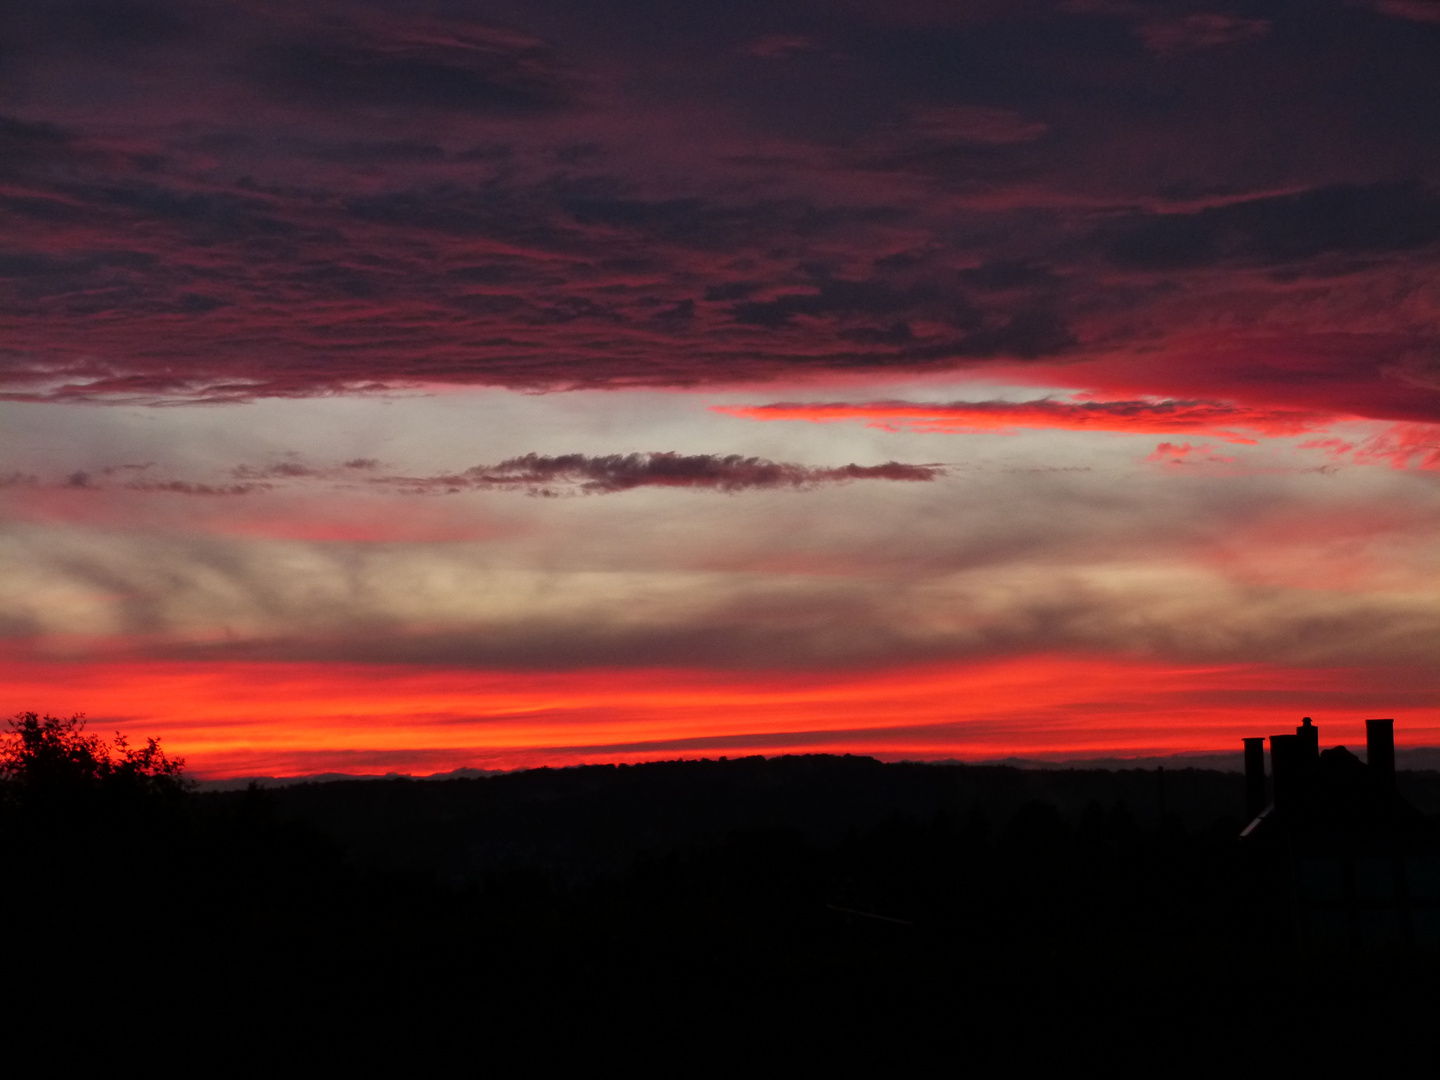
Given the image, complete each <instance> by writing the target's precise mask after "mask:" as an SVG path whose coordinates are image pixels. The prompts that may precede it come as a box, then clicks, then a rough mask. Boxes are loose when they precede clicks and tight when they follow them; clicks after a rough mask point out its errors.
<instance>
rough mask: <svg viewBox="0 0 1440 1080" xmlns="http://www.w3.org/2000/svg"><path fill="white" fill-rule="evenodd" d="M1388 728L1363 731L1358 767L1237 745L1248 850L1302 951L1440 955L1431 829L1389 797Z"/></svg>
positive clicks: (1287, 746)
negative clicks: (1282, 904) (1281, 893)
mask: <svg viewBox="0 0 1440 1080" xmlns="http://www.w3.org/2000/svg"><path fill="white" fill-rule="evenodd" d="M1394 728H1395V722H1394V721H1393V720H1367V721H1365V736H1366V755H1365V756H1366V760H1365V761H1361V760H1360V759H1359V758H1358V757H1356V756H1355V755H1354V754H1352V753H1351V752H1350V751H1349V750H1347V749H1346V748H1345V747H1343V746H1335V747H1331V748H1330V749H1328V750H1325V751H1323V752H1322V751H1321V750H1320V742H1319V729H1318V728H1316V727H1315V725H1314V724H1313V723H1311V721H1310V718H1309V717H1308V716H1307V717H1305V718H1304V720H1303V721H1302V723H1301V724H1300V726H1299V727H1297V728H1296V729H1295V734H1293V735H1271V736H1270V784H1269V798H1268V799H1267V797H1266V789H1267V785H1266V776H1265V740H1264V739H1263V738H1251V739H1246V740H1244V743H1245V787H1246V797H1247V801H1248V811H1249V817H1250V822H1249V824H1248V825H1246V826H1245V828H1244V829H1243V830H1242V831H1241V833H1240V838H1241V841H1242V843H1243V844H1245V845H1246V848H1247V849H1248V850H1249V851H1250V852H1251V853H1253V854H1254V855H1255V857H1256V858H1257V859H1258V860H1259V862H1260V863H1261V865H1264V866H1267V867H1268V868H1270V869H1271V870H1272V871H1275V876H1274V880H1276V881H1277V882H1280V883H1283V884H1282V887H1283V888H1284V889H1285V891H1286V893H1287V894H1288V895H1287V899H1288V905H1289V910H1290V913H1291V917H1292V923H1293V926H1294V931H1295V935H1296V941H1297V944H1298V945H1299V946H1300V948H1301V949H1303V950H1306V951H1367V952H1370V951H1381V952H1387V951H1394V952H1403V951H1411V950H1422V951H1427V952H1430V951H1440V829H1437V828H1436V826H1435V824H1434V823H1433V822H1432V821H1430V819H1429V818H1427V817H1426V816H1425V815H1424V814H1422V813H1420V811H1418V810H1416V809H1415V808H1414V807H1413V806H1411V805H1410V804H1409V803H1408V802H1406V801H1405V800H1404V799H1403V798H1402V797H1401V796H1400V794H1399V792H1398V791H1397V790H1396V785H1395V731H1394Z"/></svg>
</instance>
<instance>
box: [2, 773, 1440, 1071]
mask: <svg viewBox="0 0 1440 1080" xmlns="http://www.w3.org/2000/svg"><path fill="white" fill-rule="evenodd" d="M1404 783H1405V784H1406V786H1407V787H1409V788H1410V789H1411V791H1410V793H1411V795H1412V797H1413V798H1414V799H1415V801H1416V802H1417V803H1420V804H1422V805H1425V804H1426V803H1427V800H1429V805H1432V806H1433V805H1434V799H1435V796H1436V795H1437V793H1440V776H1437V775H1436V774H1428V775H1411V776H1407V777H1404ZM172 796H173V793H167V794H166V798H165V799H163V800H157V801H156V802H155V804H154V806H153V807H152V808H151V809H150V810H148V811H147V812H146V813H145V814H135V813H129V814H128V815H121V816H117V815H116V814H114V813H112V812H111V810H110V809H109V808H107V806H106V805H105V804H104V802H103V800H100V801H93V802H91V803H89V804H87V806H86V809H85V811H84V814H82V815H80V816H72V817H70V818H67V819H66V820H65V821H63V822H62V823H61V824H60V826H58V827H51V825H48V824H47V825H45V827H44V829H42V830H41V831H40V832H37V831H36V830H37V828H39V825H37V823H36V822H35V821H34V820H33V817H30V818H27V817H25V816H24V815H18V816H17V814H16V813H15V812H14V807H13V805H12V804H11V803H9V802H7V803H3V804H0V806H5V807H7V809H5V810H4V812H3V813H0V843H3V846H4V855H5V859H4V863H3V866H4V880H3V882H0V885H3V887H4V889H5V895H6V896H7V897H8V898H9V900H10V902H11V903H12V904H13V905H14V909H15V910H19V911H31V912H34V911H43V912H45V913H46V923H47V925H48V926H49V927H51V928H52V931H54V930H64V931H66V932H63V933H51V934H49V935H47V934H45V933H39V934H32V935H30V936H28V937H25V938H22V939H20V940H19V941H18V945H17V947H14V948H12V949H11V952H10V962H11V966H10V970H11V972H12V973H19V974H14V975H13V978H14V979H18V980H20V981H19V982H17V983H16V984H15V985H21V984H23V985H27V986H32V987H44V988H46V990H45V992H47V993H52V994H53V993H61V992H65V991H66V990H67V988H69V989H73V988H74V986H75V985H77V983H76V982H75V981H74V980H77V979H78V980H81V981H82V982H83V981H84V980H90V981H91V982H92V983H93V982H95V981H96V980H99V981H100V983H102V984H105V985H112V984H113V985H119V984H115V983H114V980H116V979H123V981H124V986H125V987H126V993H127V994H130V995H132V996H134V995H138V998H137V1000H154V1001H160V1002H166V1003H168V1004H165V1005H164V1006H163V1007H164V1008H167V1009H175V1008H183V1009H187V1010H189V1009H193V1008H198V1007H199V1006H200V1004H201V1003H208V1004H206V1005H205V1008H206V1009H209V1010H210V1013H209V1014H207V1015H215V1016H218V1015H221V1014H223V1013H224V1011H225V1010H231V1009H236V1008H242V1007H243V1008H245V1009H255V1008H262V1009H265V1010H271V1011H273V1012H275V1013H276V1015H287V1016H288V1015H297V1010H298V1011H299V1012H300V1013H306V1014H307V1015H308V1014H317V1015H318V1013H317V1010H318V1011H330V1010H335V1009H338V1010H340V1011H342V1012H344V1013H345V1015H351V1014H354V1015H362V1014H363V1015H372V1014H373V1011H374V1010H377V1009H378V1010H381V1012H382V1013H384V1014H385V1015H393V1014H395V1013H396V1012H397V1010H398V1011H401V1012H406V1013H408V1014H414V1011H415V1010H420V1015H423V1017H425V1018H426V1020H425V1022H426V1023H437V1022H438V1021H437V1020H436V1018H437V1017H449V1018H450V1019H449V1020H446V1021H445V1023H447V1024H448V1023H453V1024H458V1025H461V1027H462V1028H463V1026H464V1025H467V1024H468V1025H474V1024H476V1023H479V1022H480V1021H477V1020H476V1017H483V1018H484V1021H483V1023H484V1025H485V1030H487V1031H490V1032H492V1033H493V1032H495V1031H499V1030H502V1029H505V1030H508V1026H512V1025H530V1026H533V1025H535V1024H537V1023H538V1024H542V1025H546V1024H549V1025H560V1026H561V1027H563V1028H564V1029H565V1030H570V1031H590V1032H592V1034H594V1033H597V1032H601V1031H614V1030H616V1029H617V1027H623V1026H624V1025H626V1024H634V1023H636V1022H637V1018H644V1019H645V1022H646V1023H648V1024H651V1025H658V1026H659V1028H660V1029H662V1030H671V1029H675V1030H679V1029H682V1028H684V1026H685V1025H687V1024H698V1023H699V1022H700V1021H699V1019H698V1017H700V1015H701V1014H704V1016H706V1017H709V1021H708V1022H709V1023H711V1024H717V1023H718V1024H725V1025H732V1026H737V1030H739V1031H740V1032H741V1035H739V1036H736V1037H737V1038H740V1039H742V1041H743V1040H746V1039H753V1038H754V1037H757V1036H755V1032H756V1031H759V1030H762V1029H764V1030H769V1029H766V1028H764V1025H767V1024H769V1025H777V1024H778V1025H779V1028H783V1031H782V1032H780V1033H781V1034H786V1037H787V1038H791V1039H792V1040H793V1039H795V1038H799V1037H801V1036H800V1034H797V1033H804V1032H812V1033H817V1034H814V1036H813V1037H815V1038H819V1035H818V1033H820V1032H824V1033H825V1035H824V1045H823V1047H819V1048H817V1049H816V1051H815V1053H817V1054H821V1055H822V1056H824V1055H826V1054H828V1055H830V1056H832V1057H833V1056H837V1055H838V1057H839V1058H840V1059H844V1058H845V1057H846V1056H847V1055H846V1051H845V1047H846V1045H847V1043H846V1041H845V1040H847V1039H851V1040H853V1039H857V1038H858V1039H860V1041H861V1042H862V1043H863V1042H864V1041H865V1038H864V1034H863V1033H864V1032H865V1031H866V1030H871V1029H873V1030H885V1031H891V1030H904V1029H905V1025H911V1024H919V1025H922V1027H923V1029H924V1030H923V1032H922V1035H923V1037H924V1038H925V1039H929V1038H932V1037H935V1036H937V1035H938V1034H940V1033H943V1032H950V1033H952V1037H954V1038H959V1039H963V1040H964V1041H965V1042H966V1045H967V1047H968V1049H967V1054H968V1058H967V1060H970V1061H972V1062H973V1063H983V1062H986V1061H991V1062H997V1063H998V1062H1003V1061H1011V1060H1012V1059H1014V1055H1016V1054H1018V1055H1019V1058H1018V1059H1015V1060H1023V1059H1026V1058H1027V1057H1044V1056H1055V1052H1058V1051H1060V1050H1061V1049H1063V1047H1061V1046H1060V1045H1059V1044H1054V1043H1052V1042H1050V1041H1046V1040H1054V1039H1062V1040H1083V1039H1085V1038H1088V1037H1089V1035H1087V1032H1092V1033H1093V1032H1094V1031H1096V1030H1108V1029H1110V1028H1111V1027H1113V1026H1114V1025H1116V1024H1121V1026H1122V1027H1123V1026H1124V1024H1129V1025H1131V1026H1133V1025H1143V1026H1146V1027H1147V1030H1154V1031H1162V1030H1166V1025H1171V1026H1174V1025H1177V1024H1179V1025H1181V1026H1182V1027H1183V1029H1184V1030H1186V1031H1188V1032H1191V1033H1192V1034H1193V1031H1194V1030H1196V1028H1197V1026H1198V1027H1205V1028H1206V1029H1207V1030H1210V1029H1214V1030H1220V1029H1225V1028H1224V1025H1226V1024H1228V1023H1229V1022H1230V1018H1231V1017H1232V1016H1233V1014H1234V1011H1235V1010H1236V1009H1240V1008H1243V1007H1248V1006H1246V1005H1245V1002H1246V1001H1247V1000H1249V999H1250V997H1253V995H1254V994H1255V993H1263V994H1264V995H1265V996H1264V1000H1265V1001H1266V1010H1267V1027H1266V1030H1272V1029H1273V1025H1274V1024H1276V1023H1283V1024H1292V1025H1296V1026H1297V1027H1296V1030H1305V1031H1310V1032H1311V1033H1312V1034H1318V1033H1319V1031H1320V1029H1319V1028H1317V1027H1316V1026H1315V1025H1316V1023H1318V1021H1317V1018H1316V1017H1315V1015H1314V1014H1312V1013H1311V1012H1309V1011H1307V1008H1306V1006H1305V1002H1307V1001H1309V1000H1313V998H1314V997H1315V995H1322V996H1324V995H1328V996H1329V998H1330V999H1331V1000H1337V1001H1338V1000H1346V1001H1350V999H1351V998H1354V994H1353V987H1354V986H1355V985H1358V983H1357V981H1356V980H1357V979H1358V980H1359V981H1360V982H1363V984H1364V985H1365V986H1366V988H1367V989H1366V996H1365V997H1364V998H1363V1000H1361V999H1359V998H1355V1000H1354V1001H1353V1002H1351V1004H1354V1005H1355V1006H1356V1007H1358V1008H1361V1010H1362V1012H1363V1011H1365V1010H1369V1012H1370V1013H1371V1014H1378V1012H1385V1011H1387V1010H1394V1009H1399V1010H1401V1011H1402V1012H1404V1011H1405V1010H1409V1009H1412V1008H1413V1009H1415V1010H1418V1011H1417V1012H1416V1014H1415V1015H1416V1017H1417V1019H1416V1020H1415V1022H1416V1023H1420V1022H1421V1020H1420V1019H1419V1018H1420V1017H1421V1016H1422V1015H1423V1014H1424V1010H1426V1009H1429V1008H1431V1007H1432V1006H1433V1004H1434V1003H1435V1002H1434V998H1435V991H1434V986H1435V982H1436V980H1435V979H1434V975H1435V974H1436V973H1435V971H1434V969H1433V963H1432V961H1431V960H1430V959H1428V958H1424V957H1421V958H1396V959H1393V960H1392V959H1389V958H1385V957H1372V958H1361V959H1359V960H1356V961H1346V963H1345V964H1343V965H1340V966H1336V964H1335V962H1334V961H1332V960H1324V959H1322V960H1319V961H1317V960H1315V959H1313V958H1311V959H1307V958H1305V957H1299V956H1296V955H1295V954H1294V953H1293V950H1292V947H1291V937H1290V935H1289V933H1288V930H1287V924H1286V910H1287V909H1286V900H1285V897H1284V895H1283V889H1282V888H1281V887H1280V882H1279V881H1278V880H1277V879H1276V878H1275V877H1274V876H1273V874H1272V873H1271V870H1270V868H1268V867H1267V865H1265V864H1262V863H1260V862H1257V861H1255V860H1252V859H1249V858H1247V857H1246V855H1245V853H1244V851H1243V850H1242V847H1241V845H1239V844H1238V843H1237V841H1236V834H1237V832H1238V829H1239V827H1240V824H1241V823H1240V820H1239V813H1238V811H1239V810H1240V808H1241V806H1242V805H1243V800H1244V790H1243V777H1241V776H1238V775H1236V774H1231V773H1221V772H1210V771H1204V770H1178V771H1171V770H1166V771H1165V773H1164V777H1163V815H1162V801H1161V800H1162V790H1161V776H1160V775H1159V774H1158V773H1157V772H1153V771H1145V770H1127V771H1119V772H1107V771H1103V770H1054V771H1036V770H1022V769H1015V768H1008V767H1003V766H954V765H943V766H942V765H918V764H881V763H879V762H876V761H873V760H871V759H868V758H860V757H829V756H804V757H786V758H777V759H771V760H764V759H761V758H747V759H741V760H735V761H723V760H722V761H699V762H664V763H655V764H646V765H635V766H592V767H586V768H576V769H562V770H543V769H542V770H534V771H531V772H525V773H513V774H505V775H500V776H493V777H490V778H485V779H460V780H445V781H413V780H366V781H341V782H334V783H326V784H302V785H297V786H294V787H288V788H279V789H273V790H268V791H262V790H259V789H251V790H248V791H244V792H231V793H207V794H190V795H188V796H186V797H185V798H183V799H179V800H176V799H175V798H173V797H172ZM42 833H43V840H44V842H43V843H38V842H37V837H40V836H41V835H42ZM97 913H103V914H104V917H105V918H106V919H107V920H109V923H108V924H109V925H122V926H134V927H147V928H149V929H148V930H147V931H146V933H147V934H149V935H150V938H149V939H147V940H151V941H153V942H154V945H153V946H152V947H151V952H150V953H145V950H141V951H142V953H145V955H151V954H153V955H160V954H161V952H162V950H161V948H160V942H161V941H162V940H163V954H164V955H166V956H170V957H176V956H178V957H181V958H183V963H184V965H185V971H186V973H187V974H186V975H185V979H184V982H183V985H184V986H186V987H190V988H192V989H193V990H195V991H197V992H199V991H203V993H202V994H200V996H197V997H193V998H192V997H191V996H190V991H183V992H182V991H181V989H180V985H181V984H178V983H176V982H175V981H174V980H175V972H176V970H177V969H176V968H175V967H174V966H173V961H172V962H170V963H167V964H158V963H154V962H151V961H145V962H141V963H130V964H128V966H126V965H122V966H119V967H117V966H115V965H114V964H113V962H111V960H110V959H107V956H106V955H105V954H104V952H103V950H100V951H97V949H96V943H95V939H94V937H93V936H87V935H84V934H78V935H77V934H75V933H73V932H71V931H73V928H74V927H77V926H83V925H85V924H86V923H87V921H93V920H94V919H95V918H96V917H97ZM1356 964H1359V965H1360V966H1359V967H1358V968H1357V967H1355V965H1356ZM1352 969H1353V970H1352ZM1262 976H1263V978H1262ZM1247 987H1248V988H1249V989H1247ZM1247 995H1249V997H1247ZM1348 1007H1349V1006H1348V1005H1347V1008H1348ZM216 1009H219V1010H220V1012H219V1013H216V1012H215V1010H216ZM307 1011H308V1012H307ZM1122 1016H1123V1017H1125V1018H1126V1019H1124V1021H1123V1024H1122V1021H1121V1017H1122ZM779 1018H783V1020H784V1022H783V1024H782V1023H780V1022H779ZM1353 1018H1354V1016H1352V1019H1353ZM1042 1021H1043V1025H1044V1030H1045V1032H1046V1036H1045V1040H1041V1041H1035V1039H1034V1035H1035V1032H1034V1030H1032V1029H1033V1028H1034V1025H1035V1024H1037V1023H1041V1022H1042ZM897 1024H898V1025H900V1028H899V1029H896V1028H895V1027H894V1026H895V1025H897ZM497 1025H499V1027H497ZM756 1025H760V1027H756ZM867 1025H869V1026H870V1027H869V1028H867ZM874 1025H880V1027H879V1028H875V1027H874ZM937 1025H938V1026H937ZM457 1030H459V1029H457ZM1225 1030H1229V1029H1225ZM1226 1037H1227V1038H1229V1039H1231V1040H1232V1041H1235V1042H1238V1043H1245V1042H1246V1040H1248V1039H1249V1036H1248V1035H1247V1034H1246V1033H1245V1032H1243V1031H1240V1030H1235V1031H1231V1032H1230V1034H1229V1035H1228V1036H1226ZM1222 1041H1223V1040H1222ZM817 1045H818V1044H817ZM1007 1055H1009V1057H1007ZM1012 1063H1013V1062H1012ZM892 1065H893V1062H892Z"/></svg>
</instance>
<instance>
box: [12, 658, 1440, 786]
mask: <svg viewBox="0 0 1440 1080" xmlns="http://www.w3.org/2000/svg"><path fill="white" fill-rule="evenodd" d="M1407 686H1408V687H1410V688H1409V689H1406V687H1407ZM0 687H3V690H4V694H3V700H4V701H5V703H6V709H7V711H8V712H11V713H13V712H15V711H19V710H22V709H24V710H29V709H35V710H41V711H49V712H52V713H65V714H68V713H70V712H75V711H83V712H85V713H87V714H88V716H89V717H90V721H91V724H92V726H93V727H94V729H95V730H96V731H99V732H108V731H109V730H112V729H118V730H121V731H123V732H125V733H126V734H128V735H130V736H132V737H143V736H149V735H155V736H159V737H161V738H163V740H164V743H165V746H166V749H167V750H169V751H171V752H173V753H178V754H181V755H184V756H185V757H186V758H187V759H188V761H189V764H190V768H191V770H192V772H193V773H194V774H195V775H199V776H203V777H224V776H236V775H253V774H272V775H297V774H305V773H313V772H321V771H340V772H353V773H374V772H383V771H387V770H394V771H398V772H407V773H428V772H436V771H444V770H447V769H452V768H456V767H459V766H478V767H487V768H517V767H531V766H537V765H568V764H576V763H579V762H587V761H588V762H594V761H638V760H649V759H656V758H675V757H704V756H708V757H714V756H718V755H721V754H729V755H732V756H733V755H738V754H746V753H764V754H767V755H768V754H778V753H786V752H820V751H825V752H855V753H864V754H875V755H880V756H883V757H889V758H897V757H908V758H916V759H923V758H937V757H958V758H994V757H1002V756H1007V755H1026V756H1044V755H1049V756H1065V755H1098V754H1107V755H1108V754H1118V755H1125V754H1143V753H1166V752H1178V751H1188V750H1214V749H1233V748H1235V747H1238V746H1239V742H1238V740H1239V739H1240V738H1241V737H1242V736H1245V735H1255V734H1262V735H1263V734H1269V733H1270V732H1271V731H1284V730H1287V728H1288V727H1289V726H1293V725H1294V723H1295V722H1296V719H1297V718H1298V716H1299V715H1301V714H1302V713H1304V714H1308V715H1311V716H1314V717H1315V718H1316V720H1317V722H1318V723H1321V724H1323V725H1325V726H1326V733H1325V738H1326V739H1327V741H1331V742H1355V741H1358V740H1360V739H1361V738H1362V737H1363V732H1362V727H1361V720H1363V719H1364V718H1365V717H1366V716H1374V715H1384V716H1391V715H1393V716H1396V717H1397V718H1398V719H1399V727H1400V733H1401V737H1402V739H1404V740H1406V741H1408V742H1410V743H1411V744H1416V743H1421V744H1426V743H1428V744H1434V743H1436V742H1440V692H1437V691H1436V689H1435V687H1434V685H1433V679H1428V678H1427V677H1426V676H1425V674H1424V673H1419V672H1412V671H1403V672H1399V673H1396V672H1378V671H1374V670H1359V669H1323V670H1321V669H1314V670H1295V669H1288V670H1287V669H1278V668H1274V667H1266V666H1261V665H1232V666H1225V667H1216V666H1210V667H1198V666H1188V667H1181V666H1176V665H1171V664H1159V663H1145V662H1138V661H1121V660H1113V659H1097V658H1077V657H1055V656H1051V657H1027V658H1018V659H1008V660H998V661H992V662H988V663H982V664H970V665H964V666H956V665H948V666H931V667H923V668H912V669H906V670H891V671H882V672H869V673H858V674H849V675H844V676H836V675H818V674H813V673H811V674H805V675H789V676H762V675H755V674H737V673H718V672H703V671H684V670H654V671H644V672H637V671H622V670H586V671H574V672H563V673H554V672H551V673H533V672H532V673H527V672H495V671H488V672H477V671H463V670H455V669H438V668H420V667H407V666H400V665H395V666H386V667H377V666H361V665H351V664H317V663H289V664H285V663H238V662H237V663H216V664H198V663H183V662H140V663H129V662H120V661H98V662H97V661H66V660H59V659H37V658H36V657H35V656H34V655H33V654H32V655H18V654H17V655H11V656H8V657H0Z"/></svg>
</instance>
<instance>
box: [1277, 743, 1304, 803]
mask: <svg viewBox="0 0 1440 1080" xmlns="http://www.w3.org/2000/svg"><path fill="white" fill-rule="evenodd" d="M1303 754H1304V747H1303V745H1302V744H1301V742H1300V736H1299V735H1271V736H1270V780H1271V782H1272V783H1273V784H1274V790H1275V809H1276V811H1277V812H1278V813H1281V814H1291V813H1295V812H1296V811H1297V810H1298V809H1299V807H1298V805H1297V804H1298V803H1299V800H1300V788H1301V786H1302V785H1303V783H1304V778H1303V777H1302V776H1301V770H1302V769H1303V768H1304V765H1303V762H1302V756H1303Z"/></svg>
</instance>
